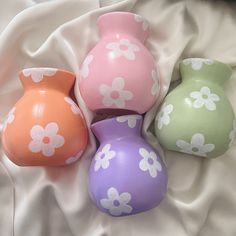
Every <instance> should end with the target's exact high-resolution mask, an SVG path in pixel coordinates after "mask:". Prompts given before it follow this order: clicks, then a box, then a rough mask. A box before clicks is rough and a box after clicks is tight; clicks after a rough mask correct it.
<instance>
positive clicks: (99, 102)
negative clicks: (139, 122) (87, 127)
mask: <svg viewBox="0 0 236 236" xmlns="http://www.w3.org/2000/svg"><path fill="white" fill-rule="evenodd" d="M97 25H98V29H99V32H100V35H101V39H100V41H99V42H98V43H97V45H96V46H95V47H94V48H93V49H92V50H91V51H90V52H89V53H88V55H87V57H86V58H85V60H84V62H83V64H82V67H81V78H80V83H79V86H80V91H81V95H82V97H83V99H84V101H85V103H86V104H87V106H88V107H89V108H90V109H91V110H93V111H97V112H99V111H100V112H103V113H108V114H109V113H113V114H122V115H123V114H125V113H127V112H125V110H126V111H134V112H137V113H140V114H142V113H145V112H146V111H147V110H149V109H150V108H151V107H152V105H153V104H154V102H155V100H156V98H157V96H158V95H159V89H160V84H159V83H160V78H159V74H158V71H157V68H156V66H155V63H154V59H153V57H152V55H151V54H150V52H149V51H148V50H147V48H146V47H145V46H144V42H145V40H146V38H147V37H148V24H147V22H146V21H145V20H144V19H143V18H142V17H141V16H139V15H136V14H133V13H128V12H112V13H107V14H104V15H102V16H100V17H99V18H98V21H97ZM77 89H78V88H77Z"/></svg>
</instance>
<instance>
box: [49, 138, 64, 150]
mask: <svg viewBox="0 0 236 236" xmlns="http://www.w3.org/2000/svg"><path fill="white" fill-rule="evenodd" d="M50 142H51V144H52V145H53V146H54V148H59V147H61V146H63V145H64V143H65V139H64V138H63V136H62V135H55V136H54V137H51V140H50Z"/></svg>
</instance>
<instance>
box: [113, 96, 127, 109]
mask: <svg viewBox="0 0 236 236" xmlns="http://www.w3.org/2000/svg"><path fill="white" fill-rule="evenodd" d="M113 101H114V103H115V105H116V106H117V107H118V108H124V107H125V101H124V100H123V99H122V98H118V99H115V100H113Z"/></svg>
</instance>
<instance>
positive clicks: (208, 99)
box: [190, 87, 220, 111]
mask: <svg viewBox="0 0 236 236" xmlns="http://www.w3.org/2000/svg"><path fill="white" fill-rule="evenodd" d="M190 97H191V98H193V99H194V100H195V101H194V102H193V107H194V108H201V107H204V106H205V107H206V109H207V110H209V111H214V110H216V104H215V102H218V101H220V98H219V96H218V95H217V94H215V93H211V90H210V89H209V88H208V87H202V88H201V89H200V91H194V92H191V93H190Z"/></svg>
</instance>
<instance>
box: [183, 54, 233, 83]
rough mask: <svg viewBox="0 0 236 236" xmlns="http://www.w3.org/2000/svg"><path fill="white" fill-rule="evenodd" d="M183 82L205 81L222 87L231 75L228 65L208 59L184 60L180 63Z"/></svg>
mask: <svg viewBox="0 0 236 236" xmlns="http://www.w3.org/2000/svg"><path fill="white" fill-rule="evenodd" d="M180 73H181V77H182V80H183V82H184V81H188V80H192V79H195V80H206V81H211V82H214V83H217V84H219V85H223V84H224V83H225V82H226V81H227V80H228V79H229V78H230V76H231V75H232V69H231V68H230V66H229V65H227V64H224V63H222V62H220V61H217V60H212V59H208V58H186V59H184V60H183V61H181V62H180Z"/></svg>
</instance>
